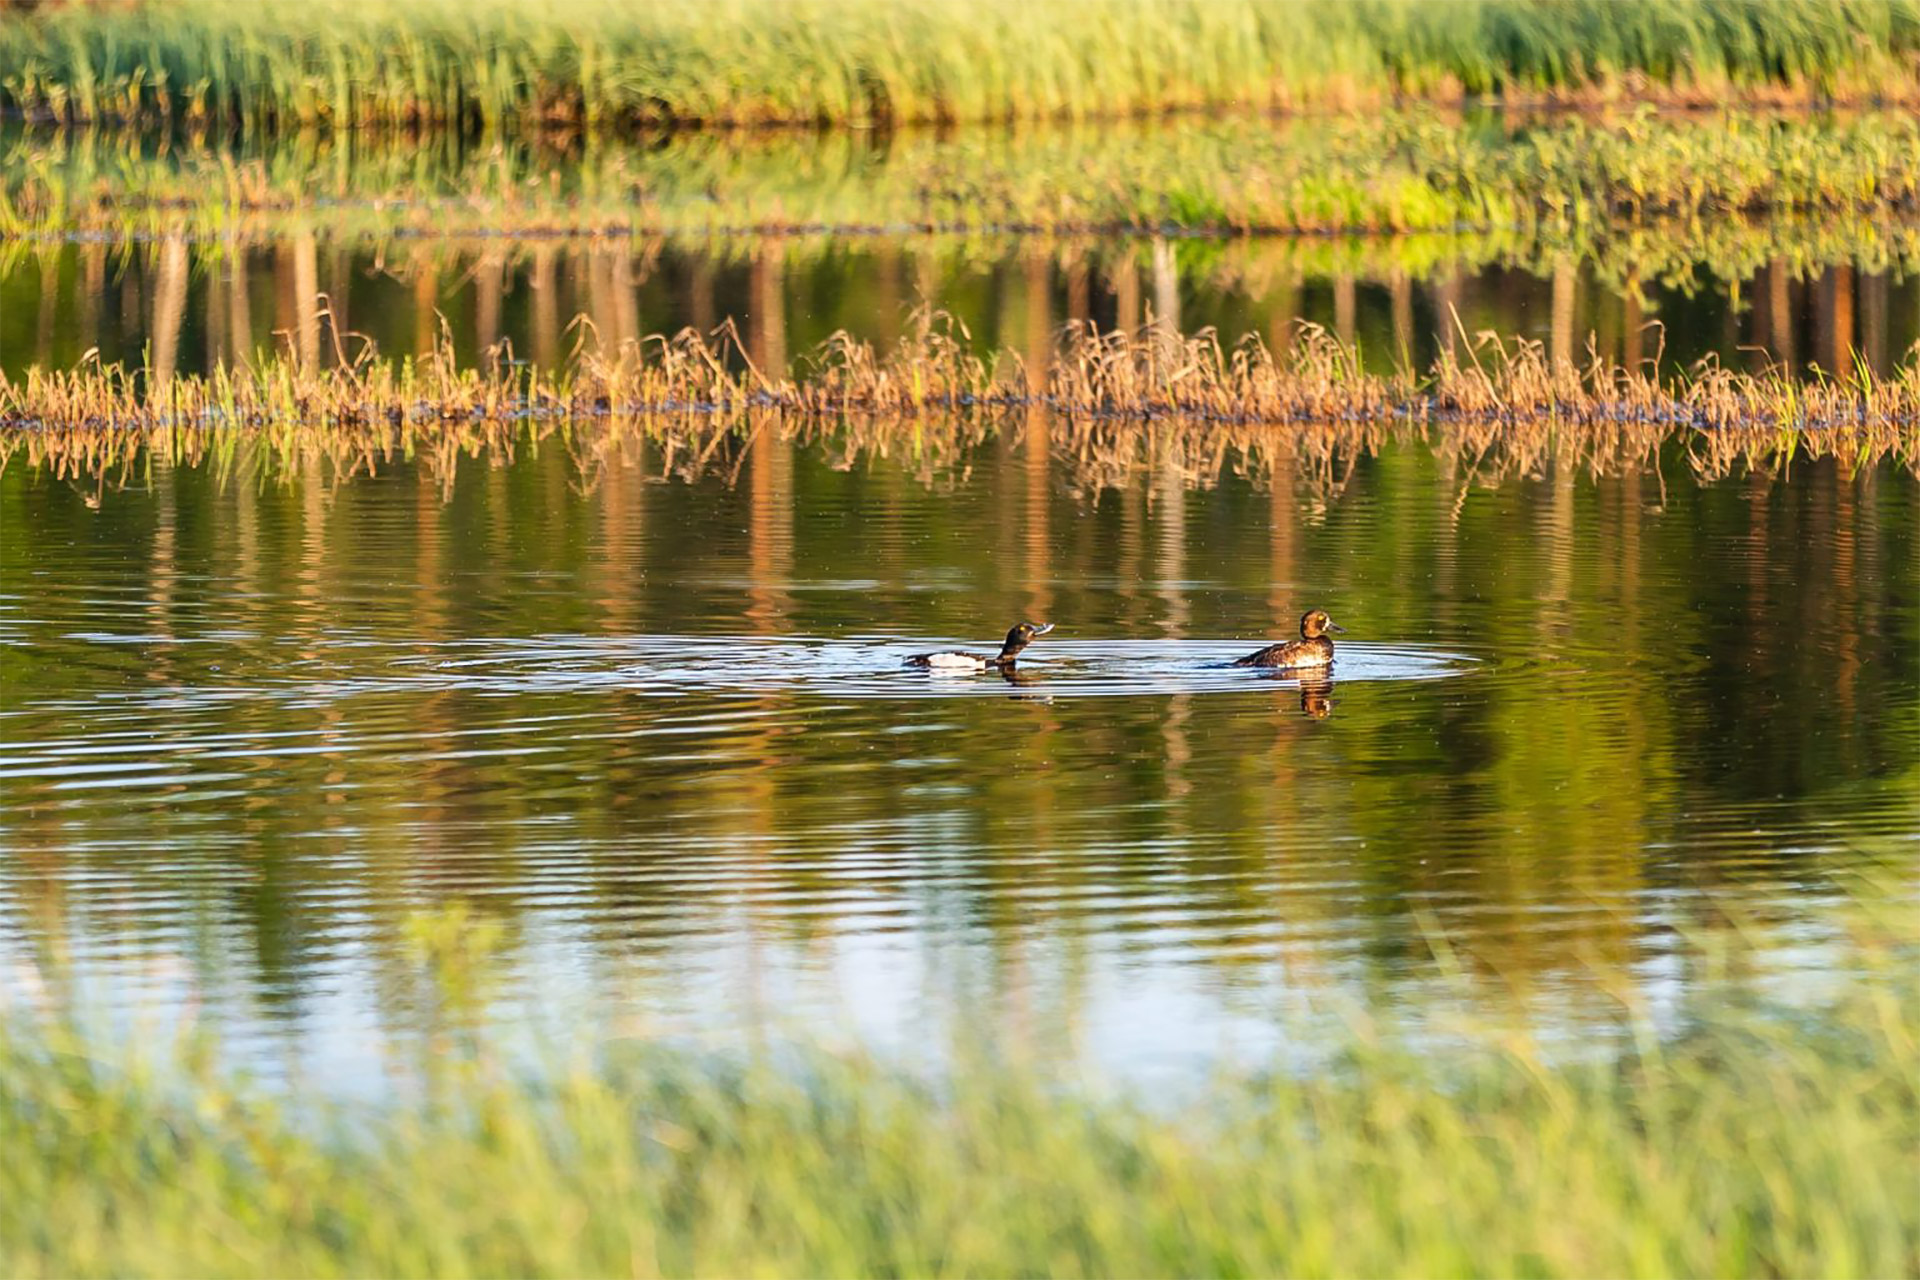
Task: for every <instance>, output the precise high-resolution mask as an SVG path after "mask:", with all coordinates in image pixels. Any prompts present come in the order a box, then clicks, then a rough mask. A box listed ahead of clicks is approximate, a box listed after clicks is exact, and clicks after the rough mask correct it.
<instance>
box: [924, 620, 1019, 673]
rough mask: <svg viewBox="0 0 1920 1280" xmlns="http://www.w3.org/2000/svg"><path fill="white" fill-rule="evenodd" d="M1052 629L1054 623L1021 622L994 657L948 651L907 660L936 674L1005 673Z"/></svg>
mask: <svg viewBox="0 0 1920 1280" xmlns="http://www.w3.org/2000/svg"><path fill="white" fill-rule="evenodd" d="M1051 630H1053V624H1052V623H1051V622H1022V623H1019V624H1018V625H1016V626H1015V627H1014V628H1013V629H1012V630H1011V631H1009V632H1007V639H1006V643H1005V644H1003V645H1001V646H1000V652H999V653H997V654H994V655H993V656H992V657H988V656H987V655H986V654H984V653H968V652H966V651H965V650H963V649H948V650H945V651H943V652H940V653H916V654H914V655H913V656H912V657H910V658H908V659H907V665H908V666H910V667H926V668H929V669H931V670H934V671H989V670H994V669H996V668H997V669H998V670H999V671H1000V672H1001V673H1003V674H1004V673H1005V672H1007V671H1008V670H1010V669H1011V668H1012V667H1013V665H1014V664H1015V663H1016V662H1018V661H1019V660H1020V651H1021V650H1022V649H1024V648H1026V647H1027V646H1028V645H1030V644H1032V643H1033V641H1034V638H1035V637H1036V636H1043V635H1045V634H1047V632H1049V631H1051Z"/></svg>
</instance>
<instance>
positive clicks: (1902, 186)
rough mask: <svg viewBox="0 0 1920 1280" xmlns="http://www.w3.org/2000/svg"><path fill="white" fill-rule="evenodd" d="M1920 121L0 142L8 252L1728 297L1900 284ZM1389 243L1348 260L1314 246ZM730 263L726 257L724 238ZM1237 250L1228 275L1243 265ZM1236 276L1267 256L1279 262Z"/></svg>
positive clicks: (1916, 191)
mask: <svg viewBox="0 0 1920 1280" xmlns="http://www.w3.org/2000/svg"><path fill="white" fill-rule="evenodd" d="M1916 209H1920V124H1916V122H1915V121H1914V119H1913V118H1912V117H1910V116H1908V115H1904V114H1900V113H1873V114H1864V115H1858V116H1849V117H1844V118H1839V117H1806V116H1795V115H1779V116H1774V115H1761V114H1743V113H1735V114H1732V115H1728V116H1725V117H1713V118H1708V119H1700V118H1695V117H1690V116H1661V115H1654V114H1650V113H1644V112H1642V113H1629V114H1627V115H1625V116H1622V117H1617V118H1613V119H1609V120H1591V121H1590V120H1580V119H1562V120H1556V121H1549V122H1535V123H1531V124H1526V125H1521V126H1516V127H1514V128H1512V129H1499V128H1487V127H1469V126H1466V125H1463V124H1462V123H1460V122H1458V121H1454V120H1449V119H1447V118H1445V117H1443V116H1441V115H1440V114H1438V113H1434V112H1430V111H1414V112H1408V113H1393V114H1388V115H1385V116H1382V117H1378V118H1372V119H1366V120H1362V119H1336V120H1302V121H1289V122H1284V123H1280V124H1273V123H1271V122H1262V121H1225V122H1211V123H1207V124H1194V125H1191V126H1187V127H1181V128H1166V127H1136V126H1124V127H1121V126H1113V127H1104V128H1099V129H1075V128H1060V129H1026V130H1020V129H1016V130H1010V131H1000V130H993V131H987V130H971V131H962V132H961V133H959V134H958V135H956V136H954V137H951V138H946V137H940V136H937V135H935V134H934V133H932V132H928V131H919V132H909V133H902V134H901V135H899V136H897V137H895V138H894V139H892V140H891V141H890V142H889V143H888V145H887V146H886V148H885V149H884V150H881V149H878V148H876V147H874V146H873V145H871V144H870V143H866V142H861V141H857V140H855V139H853V138H851V137H849V136H844V135H841V136H832V137H828V138H825V139H814V138H798V137H793V136H790V135H780V136H776V137H771V138H757V139H752V140H742V139H739V138H729V137H722V136H719V135H714V134H700V135H693V136H683V137H680V138H677V139H675V140H673V141H672V142H670V143H668V144H666V145H662V146H659V147H643V146H629V145H624V144H621V143H619V142H617V141H610V140H604V139H596V140H593V141H592V142H591V143H589V144H588V145H585V146H583V147H580V148H578V149H568V148H549V147H543V146H534V145H520V144H515V145H501V146H497V147H488V148H466V147H462V146H460V145H458V144H457V143H456V142H455V141H453V140H451V139H447V138H440V139H438V140H436V141H434V142H432V143H429V144H427V145H424V146H420V145H411V144H405V143H403V142H402V141H401V140H397V139H385V140H381V139H375V138H366V139H355V140H352V141H351V142H349V141H346V140H333V141H329V140H326V139H324V138H321V137H318V136H315V135H304V136H300V137H295V138H289V139H286V140H284V141H282V142H280V143H277V144H275V145H272V146H269V147H266V148H264V149H260V150H255V149H250V148H237V149H228V148H218V149H199V148H192V147H182V148H173V147H161V146H156V145H155V144H154V143H153V142H152V141H151V140H150V139H144V138H140V137H136V136H129V135H128V134H126V133H62V134H51V135H50V134H47V133H44V132H36V133H29V134H25V135H16V136H15V137H14V138H13V139H12V140H11V141H10V142H9V143H8V144H6V145H5V146H4V148H3V149H0V232H5V233H9V234H10V235H12V236H14V237H18V238H17V239H16V240H15V241H14V243H13V245H12V246H11V251H13V252H22V251H26V250H27V244H28V241H27V238H29V237H33V238H58V237H61V236H65V235H68V234H71V233H73V232H75V231H84V232H88V233H92V234H98V233H105V234H107V235H109V236H113V237H119V238H123V239H124V240H126V241H130V242H131V241H143V240H150V239H157V238H164V237H165V236H168V235H172V234H185V235H187V236H189V237H192V238H194V239H196V240H198V241H202V242H212V241H219V240H223V239H225V238H227V237H228V236H229V235H231V236H233V237H234V238H236V239H237V240H239V241H241V242H245V241H247V240H253V239H260V238H271V237H277V236H285V235H290V234H304V233H309V232H317V233H319V234H322V235H324V236H327V237H328V238H330V239H333V240H335V241H339V240H343V239H344V240H355V241H363V242H382V241H384V240H385V239H388V238H391V237H393V236H394V235H396V234H406V235H409V236H412V237H419V236H422V235H424V236H427V237H429V238H434V239H444V238H446V237H449V236H459V235H477V234H488V235H494V234H498V233H506V234H508V235H509V236H511V235H513V234H523V235H547V234H551V233H554V232H566V233H572V234H587V233H595V232H610V233H614V234H632V235H663V236H670V237H676V238H679V239H681V240H683V241H689V240H690V241H694V242H701V243H709V242H711V243H720V244H724V243H726V242H728V241H729V240H730V239H733V240H739V239H741V238H742V237H743V235H744V236H746V237H747V238H749V239H750V238H751V234H752V233H755V232H762V231H766V232H795V231H796V230H797V231H799V232H801V233H803V234H806V235H812V236H814V237H816V238H819V237H820V236H822V235H826V236H831V235H834V234H837V233H843V232H849V231H860V230H865V229H873V228H892V229H902V230H904V229H920V228H929V227H932V228H939V229H940V230H941V231H942V232H944V233H947V234H950V235H958V236H963V237H964V236H974V237H981V236H993V235H996V234H1004V233H1005V232H1006V230H1007V229H1009V228H1019V229H1022V230H1025V231H1033V230H1038V231H1044V232H1048V233H1051V234H1055V235H1062V236H1067V235H1074V234H1077V233H1082V232H1087V231H1106V230H1114V229H1124V230H1129V231H1133V232H1136V233H1139V232H1145V231H1150V230H1159V229H1163V228H1166V227H1169V226H1177V227H1179V228H1182V229H1186V230H1193V231H1211V232H1219V233H1223V234H1229V235H1231V234H1236V233H1248V232H1266V231H1277V232H1306V233H1315V234H1313V235H1311V236H1308V237H1305V238H1303V239H1301V240H1299V241H1297V242H1296V243H1294V244H1293V245H1291V246H1290V247H1289V248H1288V249H1287V255H1288V256H1291V257H1294V258H1298V259H1300V260H1301V261H1300V262H1299V264H1298V265H1300V266H1302V267H1303V268H1304V267H1307V266H1310V265H1313V262H1314V261H1317V260H1319V259H1325V260H1326V261H1325V262H1323V263H1320V265H1321V266H1324V267H1326V268H1327V269H1330V270H1341V271H1348V272H1351V271H1354V270H1355V266H1354V264H1353V263H1352V262H1347V264H1346V265H1344V266H1343V265H1342V260H1345V259H1355V258H1364V259H1368V260H1370V261H1371V262H1372V263H1373V265H1371V266H1367V265H1364V264H1363V265H1362V266H1361V267H1360V269H1359V271H1358V273H1359V274H1361V275H1363V276H1366V277H1367V278H1382V277H1384V276H1385V275H1386V274H1387V273H1388V272H1390V271H1401V272H1406V273H1409V274H1412V275H1415V276H1419V277H1424V276H1426V275H1428V274H1431V273H1432V271H1434V270H1461V269H1467V268H1471V267H1473V266H1476V265H1480V264H1483V263H1487V262H1492V261H1499V262H1502V263H1507V264H1511V265H1526V266H1532V267H1538V266H1540V265H1542V264H1551V263H1552V262H1553V261H1554V260H1555V259H1556V258H1557V257H1558V256H1559V255H1561V254H1572V255H1574V256H1576V257H1579V258H1582V259H1585V260H1587V261H1590V262H1592V263H1594V264H1595V267H1596V272H1597V274H1598V275H1599V276H1600V278H1601V279H1603V280H1606V281H1608V282H1609V283H1616V284H1624V283H1625V282H1626V281H1629V280H1636V279H1637V280H1642V281H1648V280H1654V279H1663V280H1665V279H1672V280H1674V281H1684V280H1686V279H1688V278H1689V277H1691V276H1692V275H1693V273H1694V271H1695V269H1696V268H1698V267H1708V268H1711V269H1713V270H1714V271H1716V272H1717V273H1718V274H1720V275H1721V276H1722V277H1723V278H1726V277H1736V276H1740V275H1744V274H1747V273H1749V272H1750V271H1751V268H1752V267H1753V265H1755V264H1756V263H1760V262H1766V261H1770V260H1774V259H1779V258H1784V259H1786V260H1788V261H1789V262H1790V263H1791V264H1792V265H1793V266H1794V267H1795V268H1796V269H1809V268H1814V267H1817V266H1822V265H1829V264H1831V263H1834V262H1838V261H1846V262H1852V263H1857V264H1858V265H1860V266H1862V267H1863V268H1867V269H1874V270H1880V269H1886V268H1887V267H1889V266H1892V267H1895V268H1899V269H1905V268H1906V267H1907V266H1908V265H1909V264H1910V263H1911V262H1912V261H1914V260H1915V257H1916V248H1920V229H1917V228H1916V226H1915V224H1914V222H1913V217H1912V215H1913V212H1914V211H1915V210H1916ZM1330 231H1341V232H1364V233H1392V234H1394V235H1396V236H1401V237H1404V238H1403V239H1402V240H1400V241H1397V242H1389V243H1386V244H1373V245H1365V244H1356V243H1355V242H1349V241H1342V240H1336V239H1330V238H1326V237H1323V236H1321V235H1319V234H1318V233H1321V232H1330ZM742 242H745V241H742ZM1227 256H1229V257H1237V258H1245V257H1247V256H1248V254H1247V253H1246V252H1236V253H1234V254H1230V255H1227ZM1254 256H1261V257H1271V256H1273V246H1264V247H1262V248H1261V249H1260V250H1259V251H1258V253H1257V254H1255V255H1254Z"/></svg>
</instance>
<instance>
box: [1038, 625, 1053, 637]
mask: <svg viewBox="0 0 1920 1280" xmlns="http://www.w3.org/2000/svg"><path fill="white" fill-rule="evenodd" d="M1051 630H1053V624H1052V623H1051V622H1042V623H1040V624H1039V625H1037V626H1035V627H1034V629H1033V634H1035V635H1037V636H1043V635H1045V634H1047V632H1049V631H1051Z"/></svg>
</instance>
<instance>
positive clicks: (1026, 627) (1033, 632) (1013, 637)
mask: <svg viewBox="0 0 1920 1280" xmlns="http://www.w3.org/2000/svg"><path fill="white" fill-rule="evenodd" d="M1051 630H1053V624H1052V623H1051V622H1039V623H1034V622H1023V623H1021V624H1020V625H1019V626H1017V627H1015V628H1014V629H1013V630H1011V631H1009V632H1007V642H1006V643H1005V644H1004V645H1002V646H1000V657H1001V660H1002V661H1004V660H1006V659H1008V658H1011V657H1013V656H1014V655H1015V654H1017V653H1019V652H1020V651H1021V650H1022V649H1024V648H1026V647H1027V646H1028V645H1030V644H1032V643H1033V640H1034V637H1035V636H1043V635H1045V634H1047V632H1049V631H1051Z"/></svg>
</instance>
